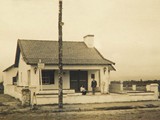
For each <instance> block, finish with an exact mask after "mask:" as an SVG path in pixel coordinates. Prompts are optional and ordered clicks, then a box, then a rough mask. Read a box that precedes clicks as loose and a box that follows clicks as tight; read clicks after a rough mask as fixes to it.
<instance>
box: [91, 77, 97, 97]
mask: <svg viewBox="0 0 160 120" xmlns="http://www.w3.org/2000/svg"><path fill="white" fill-rule="evenodd" d="M91 87H92V94H93V95H95V90H96V87H97V81H96V80H95V79H94V78H93V80H92V82H91Z"/></svg>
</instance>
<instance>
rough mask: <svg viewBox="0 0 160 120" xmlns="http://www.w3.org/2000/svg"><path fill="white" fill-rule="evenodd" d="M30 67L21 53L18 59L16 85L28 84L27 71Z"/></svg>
mask: <svg viewBox="0 0 160 120" xmlns="http://www.w3.org/2000/svg"><path fill="white" fill-rule="evenodd" d="M30 69H31V66H30V65H27V64H26V63H25V61H24V60H23V58H22V54H20V59H19V67H18V71H19V76H18V83H17V85H18V86H28V73H27V71H28V70H30Z"/></svg>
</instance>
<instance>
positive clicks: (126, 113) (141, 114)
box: [0, 108, 160, 120]
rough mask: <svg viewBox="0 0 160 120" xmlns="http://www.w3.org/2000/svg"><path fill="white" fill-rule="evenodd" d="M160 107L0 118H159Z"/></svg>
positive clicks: (3, 116)
mask: <svg viewBox="0 0 160 120" xmlns="http://www.w3.org/2000/svg"><path fill="white" fill-rule="evenodd" d="M159 118H160V108H154V109H153V108H145V109H131V110H107V111H85V112H61V113H52V112H46V113H39V112H24V113H13V114H7V113H6V114H0V120H159Z"/></svg>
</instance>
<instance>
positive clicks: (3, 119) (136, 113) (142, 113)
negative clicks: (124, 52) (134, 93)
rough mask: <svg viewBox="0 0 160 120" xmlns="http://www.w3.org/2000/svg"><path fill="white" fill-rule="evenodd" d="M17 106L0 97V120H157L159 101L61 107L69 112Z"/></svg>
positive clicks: (10, 99) (43, 107) (50, 108)
mask: <svg viewBox="0 0 160 120" xmlns="http://www.w3.org/2000/svg"><path fill="white" fill-rule="evenodd" d="M20 104H21V103H20V101H18V100H16V99H14V98H12V97H10V96H8V95H0V120H159V119H160V101H145V102H142V101H141V102H125V103H102V104H73V105H65V108H66V110H70V112H66V111H65V112H55V110H56V108H57V105H56V106H54V105H48V106H47V105H46V106H37V108H38V109H37V110H31V109H30V107H22V106H21V105H20ZM75 108H76V109H75ZM77 108H78V109H77ZM79 108H81V109H79ZM100 108H103V109H100ZM115 108H116V109H115ZM124 108H125V109H124ZM126 108H127V109H126ZM113 109H114V110H113ZM122 109H123V110H122ZM75 110H76V111H75ZM53 111H54V112H53Z"/></svg>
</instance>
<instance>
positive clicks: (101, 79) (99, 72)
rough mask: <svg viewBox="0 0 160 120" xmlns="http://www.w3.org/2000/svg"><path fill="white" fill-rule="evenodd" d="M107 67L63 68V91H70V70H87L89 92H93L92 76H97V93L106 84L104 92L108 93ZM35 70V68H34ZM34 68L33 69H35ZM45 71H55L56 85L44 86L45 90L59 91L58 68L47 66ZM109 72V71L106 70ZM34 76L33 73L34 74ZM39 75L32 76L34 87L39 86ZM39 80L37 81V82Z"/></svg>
mask: <svg viewBox="0 0 160 120" xmlns="http://www.w3.org/2000/svg"><path fill="white" fill-rule="evenodd" d="M104 67H107V66H98V65H97V66H89V65H88V66H87V65H84V66H83V65H74V66H63V69H64V73H65V74H64V75H63V89H69V88H70V70H86V71H88V90H89V91H91V90H92V88H91V80H92V79H91V74H95V79H96V81H97V91H102V88H101V86H102V84H103V83H105V86H104V90H103V92H108V86H109V82H108V78H109V77H108V76H109V75H108V73H107V72H105V73H104V70H103V68H104ZM33 68H34V67H33ZM33 68H32V69H33ZM44 69H47V70H49V69H53V70H56V71H55V84H54V85H43V89H58V66H47V65H46V66H45V68H44ZM106 71H107V70H106ZM32 74H33V72H32ZM38 76H39V73H38V72H37V73H36V74H33V75H32V80H31V81H32V85H35V86H37V87H38V86H39V83H38V82H37V81H38V79H39V77H38ZM36 79H37V80H36ZM33 81H34V82H33Z"/></svg>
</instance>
